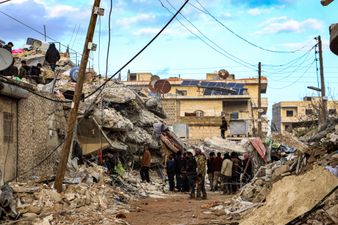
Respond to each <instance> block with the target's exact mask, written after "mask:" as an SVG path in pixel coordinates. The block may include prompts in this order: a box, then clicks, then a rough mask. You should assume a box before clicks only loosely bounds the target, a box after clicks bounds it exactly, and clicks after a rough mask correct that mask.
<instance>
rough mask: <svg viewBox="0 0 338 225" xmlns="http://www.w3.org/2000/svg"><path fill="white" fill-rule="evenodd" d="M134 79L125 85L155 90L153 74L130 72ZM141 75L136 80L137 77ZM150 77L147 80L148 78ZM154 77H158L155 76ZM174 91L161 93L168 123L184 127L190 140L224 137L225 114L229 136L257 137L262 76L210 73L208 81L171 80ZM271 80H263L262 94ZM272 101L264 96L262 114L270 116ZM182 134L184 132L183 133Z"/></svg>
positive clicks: (266, 126) (146, 91)
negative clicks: (259, 86)
mask: <svg viewBox="0 0 338 225" xmlns="http://www.w3.org/2000/svg"><path fill="white" fill-rule="evenodd" d="M130 75H132V77H133V79H132V80H131V79H128V80H127V81H126V82H125V84H126V85H127V86H130V87H133V88H135V89H138V90H140V91H142V92H143V93H145V94H147V95H156V94H154V93H151V91H150V89H149V88H148V85H149V83H150V81H151V79H152V77H153V76H152V74H149V73H139V74H138V73H129V74H128V78H129V77H130ZM135 77H136V78H140V80H137V79H136V80H135V79H134V78H135ZM146 78H147V79H148V80H147V79H146ZM153 78H154V77H153ZM167 80H168V81H169V82H170V84H171V90H170V92H169V93H167V94H165V95H161V102H162V105H163V107H164V109H165V111H166V113H167V116H168V118H167V120H166V121H167V124H168V125H172V126H173V127H174V130H175V129H176V128H178V129H181V130H182V129H184V130H185V131H186V132H183V133H185V135H183V134H182V135H180V136H181V137H186V138H189V139H204V138H206V137H212V136H220V129H219V127H220V124H221V118H222V116H225V118H226V120H227V121H228V124H230V129H229V130H228V133H227V135H228V136H235V137H237V136H253V135H254V133H255V130H256V129H257V119H258V111H259V110H258V79H257V78H247V79H235V77H234V75H230V76H229V77H227V78H226V79H222V78H220V76H219V75H218V74H217V73H208V74H206V79H205V80H190V79H189V80H188V79H181V78H169V79H167ZM266 89H267V79H266V78H265V77H264V78H263V79H262V91H261V94H264V93H266ZM267 108H268V100H267V98H266V97H263V98H262V109H261V112H262V113H261V114H262V115H263V118H264V116H265V115H266V112H267ZM267 129H268V125H267V122H266V123H263V132H267ZM179 133H182V132H179Z"/></svg>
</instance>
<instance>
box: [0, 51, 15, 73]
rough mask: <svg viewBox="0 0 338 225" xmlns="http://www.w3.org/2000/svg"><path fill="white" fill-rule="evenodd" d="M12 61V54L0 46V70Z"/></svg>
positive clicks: (8, 65)
mask: <svg viewBox="0 0 338 225" xmlns="http://www.w3.org/2000/svg"><path fill="white" fill-rule="evenodd" d="M12 63H13V56H12V54H11V53H10V52H9V51H7V50H6V49H4V48H0V71H3V70H5V69H7V68H8V67H10V66H11V65H12Z"/></svg>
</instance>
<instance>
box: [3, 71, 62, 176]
mask: <svg viewBox="0 0 338 225" xmlns="http://www.w3.org/2000/svg"><path fill="white" fill-rule="evenodd" d="M11 83H12V84H11ZM27 89H30V90H31V91H32V92H34V91H33V89H32V87H31V86H30V85H28V84H25V83H22V82H16V81H10V82H9V83H8V80H2V79H1V77H0V183H4V182H8V181H11V180H14V179H25V178H27V177H30V176H43V175H48V174H49V175H50V174H53V173H54V172H55V171H54V170H55V169H56V165H57V163H56V161H57V158H58V151H57V150H59V148H58V146H60V144H61V143H62V140H63V138H64V135H65V133H66V131H65V127H66V119H65V111H64V109H63V104H60V103H58V102H52V101H50V100H47V99H44V98H42V97H40V96H37V95H35V94H33V93H32V92H29V91H27ZM40 94H41V93H40ZM43 95H44V96H48V97H50V98H55V97H54V96H53V95H52V94H48V93H47V94H46V93H43ZM55 99H56V98H55Z"/></svg>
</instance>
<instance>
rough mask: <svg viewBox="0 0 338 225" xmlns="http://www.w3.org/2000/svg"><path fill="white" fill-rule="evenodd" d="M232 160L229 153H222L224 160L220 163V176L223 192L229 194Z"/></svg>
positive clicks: (230, 190)
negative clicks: (221, 177)
mask: <svg viewBox="0 0 338 225" xmlns="http://www.w3.org/2000/svg"><path fill="white" fill-rule="evenodd" d="M232 165H233V163H232V161H231V160H230V156H229V153H225V154H224V160H223V163H222V170H221V173H222V176H223V182H222V183H223V194H231V193H232V187H231V177H232Z"/></svg>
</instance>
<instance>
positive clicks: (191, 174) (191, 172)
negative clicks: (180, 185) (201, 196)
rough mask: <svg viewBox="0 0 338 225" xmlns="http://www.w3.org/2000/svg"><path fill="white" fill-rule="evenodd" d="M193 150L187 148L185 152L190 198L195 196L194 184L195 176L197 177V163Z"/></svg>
mask: <svg viewBox="0 0 338 225" xmlns="http://www.w3.org/2000/svg"><path fill="white" fill-rule="evenodd" d="M192 151H193V150H190V151H189V150H188V152H187V167H186V174H187V177H188V181H189V189H190V198H195V185H196V183H195V182H196V177H197V171H196V170H197V163H196V160H195V157H194V155H193V153H192Z"/></svg>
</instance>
